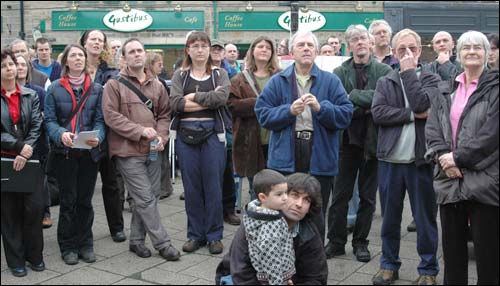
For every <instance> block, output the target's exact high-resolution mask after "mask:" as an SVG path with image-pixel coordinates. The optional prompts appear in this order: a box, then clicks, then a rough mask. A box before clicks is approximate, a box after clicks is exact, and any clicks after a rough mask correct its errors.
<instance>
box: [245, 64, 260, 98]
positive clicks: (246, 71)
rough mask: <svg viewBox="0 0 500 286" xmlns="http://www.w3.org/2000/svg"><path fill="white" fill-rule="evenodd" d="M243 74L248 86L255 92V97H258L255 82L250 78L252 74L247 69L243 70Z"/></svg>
mask: <svg viewBox="0 0 500 286" xmlns="http://www.w3.org/2000/svg"><path fill="white" fill-rule="evenodd" d="M243 76H245V78H246V80H247V82H248V83H249V84H250V88H251V89H252V90H253V92H255V95H256V97H259V93H258V92H257V89H256V88H255V82H254V81H253V79H252V76H251V75H250V73H248V70H244V71H243Z"/></svg>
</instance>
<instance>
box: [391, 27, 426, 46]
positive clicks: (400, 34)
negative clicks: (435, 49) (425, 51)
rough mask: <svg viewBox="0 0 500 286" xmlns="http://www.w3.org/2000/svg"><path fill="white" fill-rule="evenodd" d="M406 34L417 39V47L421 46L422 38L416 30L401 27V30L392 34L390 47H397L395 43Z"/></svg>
mask: <svg viewBox="0 0 500 286" xmlns="http://www.w3.org/2000/svg"><path fill="white" fill-rule="evenodd" d="M406 36H412V37H413V38H415V40H416V41H417V45H418V46H419V47H420V46H422V39H421V38H420V36H419V35H418V34H417V32H415V31H413V30H411V29H403V30H401V31H399V32H398V33H397V34H396V35H394V38H392V47H393V48H397V47H398V45H397V44H398V42H399V39H400V38H402V37H406Z"/></svg>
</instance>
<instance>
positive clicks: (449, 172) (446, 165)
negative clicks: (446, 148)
mask: <svg viewBox="0 0 500 286" xmlns="http://www.w3.org/2000/svg"><path fill="white" fill-rule="evenodd" d="M439 164H440V165H441V168H443V170H444V171H445V173H446V176H448V178H451V179H456V178H463V175H462V172H460V169H459V168H458V167H457V165H456V164H455V159H453V153H452V152H450V153H446V154H443V155H441V156H440V157H439Z"/></svg>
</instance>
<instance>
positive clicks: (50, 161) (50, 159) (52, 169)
mask: <svg viewBox="0 0 500 286" xmlns="http://www.w3.org/2000/svg"><path fill="white" fill-rule="evenodd" d="M92 89H93V85H92V86H90V87H89V89H88V91H87V93H85V94H84V95H82V98H80V101H79V102H78V104H77V105H76V108H75V109H74V110H73V111H71V114H70V115H69V117H68V118H67V119H66V120H64V122H63V124H62V125H61V126H62V127H65V126H66V125H68V123H70V121H71V120H72V119H73V117H75V115H76V114H77V113H78V110H80V107H82V104H83V103H84V102H85V99H87V97H88V95H89V94H90V92H91V91H92ZM55 156H56V152H55V150H54V148H50V150H49V153H48V154H47V162H46V163H45V174H47V176H49V177H55V176H56V171H57V167H56V163H55V162H54V159H55Z"/></svg>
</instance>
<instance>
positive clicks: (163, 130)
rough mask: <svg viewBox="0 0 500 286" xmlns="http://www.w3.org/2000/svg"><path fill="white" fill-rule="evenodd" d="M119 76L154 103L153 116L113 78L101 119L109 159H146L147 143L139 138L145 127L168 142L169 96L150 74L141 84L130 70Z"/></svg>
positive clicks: (108, 85) (106, 88)
mask: <svg viewBox="0 0 500 286" xmlns="http://www.w3.org/2000/svg"><path fill="white" fill-rule="evenodd" d="M120 75H121V76H122V77H123V78H124V79H127V80H128V81H130V82H131V83H132V84H134V85H135V86H136V87H137V88H138V89H139V90H140V91H141V92H142V93H143V94H144V95H145V96H146V97H147V98H149V99H151V100H152V101H153V106H154V113H155V114H154V115H153V113H152V112H151V111H150V110H149V109H148V107H147V106H146V105H145V104H144V103H143V102H142V101H141V99H140V98H139V97H138V96H137V95H136V94H135V93H134V92H133V91H131V90H130V89H129V88H128V87H126V86H125V85H124V84H122V83H120V82H118V81H117V80H116V79H110V80H109V81H108V82H107V84H106V86H105V88H104V94H103V98H102V110H103V113H104V120H105V122H106V125H107V126H108V127H109V129H108V143H109V156H110V157H113V156H118V157H134V156H147V154H148V152H149V141H148V140H147V139H146V138H144V137H142V132H143V130H144V128H146V127H152V128H154V129H155V130H156V132H157V133H158V134H159V135H160V136H161V137H162V139H163V143H164V144H166V142H167V141H168V127H169V124H170V103H169V97H168V94H167V92H166V90H165V88H164V87H163V85H162V84H161V83H160V82H159V81H158V80H157V79H155V78H154V77H153V76H152V75H151V74H147V75H146V81H145V82H144V83H142V84H140V83H139V81H138V80H137V78H136V77H134V76H131V75H130V71H129V69H126V70H124V71H122V72H121V73H120Z"/></svg>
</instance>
